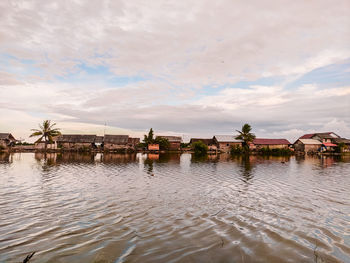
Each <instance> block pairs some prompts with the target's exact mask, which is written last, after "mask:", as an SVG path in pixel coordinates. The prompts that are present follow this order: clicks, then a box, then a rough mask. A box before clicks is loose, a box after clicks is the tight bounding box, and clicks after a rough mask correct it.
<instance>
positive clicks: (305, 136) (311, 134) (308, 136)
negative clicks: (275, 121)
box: [299, 133, 315, 139]
mask: <svg viewBox="0 0 350 263" xmlns="http://www.w3.org/2000/svg"><path fill="white" fill-rule="evenodd" d="M314 135H315V134H314V133H308V134H304V135H303V136H301V137H299V139H311V137H312V136H314Z"/></svg>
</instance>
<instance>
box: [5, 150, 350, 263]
mask: <svg viewBox="0 0 350 263" xmlns="http://www.w3.org/2000/svg"><path fill="white" fill-rule="evenodd" d="M349 174H350V158H347V157H345V158H344V157H335V158H333V157H329V156H327V157H322V158H320V157H311V158H308V157H303V158H300V157H267V156H264V157H262V156H235V157H232V156H230V155H227V154H226V155H225V154H219V155H207V156H202V157H198V156H194V155H191V154H183V155H180V154H82V153H63V154H51V153H50V154H46V155H44V154H40V153H38V154H13V155H9V154H7V155H6V154H5V155H4V154H0V262H20V261H22V260H23V258H24V257H25V255H26V253H27V252H28V251H38V253H37V254H36V256H35V260H37V261H38V262H123V261H127V262H208V261H209V262H210V261H211V262H256V261H261V262H285V261H288V262H313V261H314V259H315V251H314V248H315V243H317V245H318V248H317V251H316V253H317V255H318V258H321V257H322V258H323V259H324V260H325V261H329V262H350V257H349V253H348V252H349V251H350V243H349V240H348V232H349V229H348V227H347V226H348V225H349V224H350V219H349V214H350V208H349V207H350V200H349V195H348V189H349V188H350V176H348V175H349ZM152 175H154V176H152ZM321 176H322V177H321ZM286 259H287V260H286ZM33 262H36V261H34V260H33Z"/></svg>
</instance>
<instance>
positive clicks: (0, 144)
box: [0, 133, 16, 148]
mask: <svg viewBox="0 0 350 263" xmlns="http://www.w3.org/2000/svg"><path fill="white" fill-rule="evenodd" d="M15 143H16V139H15V137H13V135H12V134H11V133H0V148H8V147H12V146H14V145H15Z"/></svg>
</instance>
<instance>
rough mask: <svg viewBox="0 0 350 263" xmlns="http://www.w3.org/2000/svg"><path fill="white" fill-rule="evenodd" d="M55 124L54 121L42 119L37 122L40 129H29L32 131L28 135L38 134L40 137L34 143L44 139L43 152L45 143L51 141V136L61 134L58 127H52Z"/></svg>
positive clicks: (34, 135)
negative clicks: (41, 121) (40, 121)
mask: <svg viewBox="0 0 350 263" xmlns="http://www.w3.org/2000/svg"><path fill="white" fill-rule="evenodd" d="M55 125H56V123H51V121H50V120H45V121H43V123H42V124H39V128H40V129H31V131H33V133H32V134H31V135H30V136H29V137H38V136H40V138H39V139H38V140H37V141H36V143H38V142H42V140H44V142H45V152H46V150H47V143H48V142H50V143H51V142H53V137H56V136H59V135H61V132H60V129H58V128H54V126H55Z"/></svg>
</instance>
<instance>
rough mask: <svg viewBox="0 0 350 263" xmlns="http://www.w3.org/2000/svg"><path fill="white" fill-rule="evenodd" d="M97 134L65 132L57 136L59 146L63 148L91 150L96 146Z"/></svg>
mask: <svg viewBox="0 0 350 263" xmlns="http://www.w3.org/2000/svg"><path fill="white" fill-rule="evenodd" d="M96 137H97V136H96V135H81V134H64V135H60V136H58V137H57V139H56V142H57V147H58V148H62V149H63V150H91V149H95V148H96V144H95V141H96Z"/></svg>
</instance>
